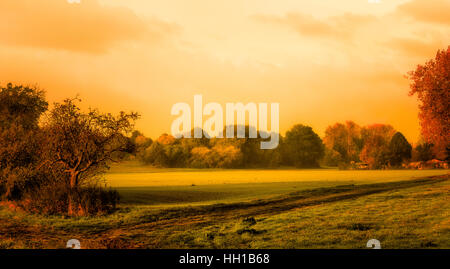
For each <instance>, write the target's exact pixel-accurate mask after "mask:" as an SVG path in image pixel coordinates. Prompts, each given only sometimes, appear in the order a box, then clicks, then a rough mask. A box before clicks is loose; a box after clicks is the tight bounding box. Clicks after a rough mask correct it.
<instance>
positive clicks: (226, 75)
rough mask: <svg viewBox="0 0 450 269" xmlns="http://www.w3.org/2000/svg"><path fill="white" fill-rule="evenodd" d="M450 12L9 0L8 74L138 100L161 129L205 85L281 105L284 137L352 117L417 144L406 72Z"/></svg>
mask: <svg viewBox="0 0 450 269" xmlns="http://www.w3.org/2000/svg"><path fill="white" fill-rule="evenodd" d="M448 10H450V1H448V0H431V1H429V0H428V1H425V0H422V1H421V0H410V1H407V0H390V1H381V3H378V4H371V3H369V2H368V1H364V0H346V1H332V0H321V1H298V0H295V1H293V0H286V1H259V0H258V1H257V0H251V1H238V0H231V1H209V0H194V1H188V2H187V1H183V0H170V1H153V0H152V1H143V0H142V1H140V0H82V1H81V4H69V3H67V1H65V0H40V1H31V0H3V1H1V2H0V22H1V25H7V27H0V57H1V58H2V65H1V66H0V84H2V85H4V84H6V83H7V82H9V81H11V82H14V83H18V84H24V83H25V84H27V83H29V84H33V85H34V84H37V85H39V86H40V87H41V88H43V89H46V90H47V92H48V99H49V100H50V101H60V100H62V99H64V98H66V97H68V96H75V95H76V94H77V93H80V94H81V97H82V98H83V99H84V100H85V101H84V102H83V106H84V107H88V106H93V107H99V108H100V109H102V110H104V111H111V112H114V111H118V110H129V109H130V108H133V109H135V110H137V111H138V112H140V113H141V114H142V115H143V117H142V120H140V121H139V122H138V125H137V128H138V129H140V130H142V131H144V133H145V134H146V135H147V136H151V137H158V136H159V135H160V134H161V133H163V132H168V131H169V130H170V123H171V120H173V117H172V116H171V115H170V108H171V106H172V105H173V104H175V103H177V102H188V103H192V101H193V100H192V98H193V96H194V94H203V96H204V97H205V102H219V103H222V104H223V103H225V102H279V103H280V129H281V132H282V133H284V132H285V131H286V130H287V129H288V128H289V127H291V126H292V125H293V124H294V123H298V122H301V123H304V124H307V125H310V126H312V127H313V128H314V129H315V130H317V131H318V133H319V134H320V135H321V136H322V135H323V133H324V130H325V128H326V127H327V126H328V125H330V124H332V123H334V122H342V121H345V120H349V119H351V120H354V121H355V122H357V123H359V124H361V125H366V124H371V123H386V124H391V125H393V126H395V127H396V129H397V130H398V131H400V132H402V133H403V134H405V136H406V137H407V138H408V140H410V141H411V142H416V141H417V139H418V136H419V125H418V119H417V117H416V115H417V112H418V111H417V104H416V101H415V98H411V97H408V96H407V93H408V90H409V89H408V81H407V80H406V79H405V78H403V75H404V74H405V73H406V72H408V71H410V70H412V69H414V67H415V65H416V64H417V63H422V62H424V61H425V60H426V59H430V58H432V57H433V56H434V55H435V53H436V51H437V50H438V49H442V48H445V47H446V46H447V44H449V43H450V28H449V27H448V26H449V24H450V19H449V17H450V16H449V15H450V14H449V13H448ZM19 13H20V14H21V16H15V14H19ZM324 77H326V79H324ZM5 79H7V80H8V81H6V80H5ZM350 107H351V108H352V109H351V110H350V109H348V108H350ZM156 115H157V116H156Z"/></svg>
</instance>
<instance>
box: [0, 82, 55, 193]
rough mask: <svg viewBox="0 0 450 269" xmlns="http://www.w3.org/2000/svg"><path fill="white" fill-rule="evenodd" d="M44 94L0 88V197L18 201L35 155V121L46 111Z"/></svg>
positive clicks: (10, 85) (25, 88)
mask: <svg viewBox="0 0 450 269" xmlns="http://www.w3.org/2000/svg"><path fill="white" fill-rule="evenodd" d="M47 106H48V104H47V102H46V101H45V96H44V91H42V90H39V89H37V88H33V87H25V86H14V85H12V84H8V85H7V86H6V87H1V88H0V195H1V196H4V197H5V198H7V199H19V198H20V196H21V195H22V193H23V189H24V187H25V185H26V184H27V180H29V179H30V177H31V175H32V174H33V168H34V167H35V165H36V164H37V162H38V160H39V158H38V152H39V145H40V143H39V141H38V138H39V135H38V122H39V119H40V117H41V115H42V113H44V112H45V111H46V110H47Z"/></svg>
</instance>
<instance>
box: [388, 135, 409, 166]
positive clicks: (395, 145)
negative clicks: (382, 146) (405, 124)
mask: <svg viewBox="0 0 450 269" xmlns="http://www.w3.org/2000/svg"><path fill="white" fill-rule="evenodd" d="M411 150H412V147H411V144H409V142H408V140H406V138H405V136H403V134H402V133H400V132H397V133H395V134H394V136H393V137H392V139H391V142H390V143H389V162H390V164H391V165H392V166H399V165H401V164H402V162H404V161H406V160H409V159H411Z"/></svg>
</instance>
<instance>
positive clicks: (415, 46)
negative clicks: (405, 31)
mask: <svg viewBox="0 0 450 269" xmlns="http://www.w3.org/2000/svg"><path fill="white" fill-rule="evenodd" d="M387 45H388V47H389V48H391V49H394V50H395V51H400V52H402V53H403V54H405V55H406V56H409V57H418V58H424V57H427V58H430V57H432V56H433V55H435V54H436V52H437V50H438V49H441V48H444V47H445V44H444V43H443V42H442V41H441V39H433V40H431V41H421V40H419V39H413V38H393V39H392V40H391V41H389V42H387Z"/></svg>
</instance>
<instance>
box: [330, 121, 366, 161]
mask: <svg viewBox="0 0 450 269" xmlns="http://www.w3.org/2000/svg"><path fill="white" fill-rule="evenodd" d="M323 142H324V144H325V146H326V147H327V149H328V151H327V152H328V153H329V154H332V155H336V156H335V157H334V159H340V160H341V161H343V162H350V161H355V162H356V161H359V153H360V152H361V149H362V138H361V127H360V126H359V125H357V124H356V123H354V122H352V121H347V122H346V123H345V124H342V123H336V124H334V125H332V126H328V128H327V129H326V130H325V137H324V139H323Z"/></svg>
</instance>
